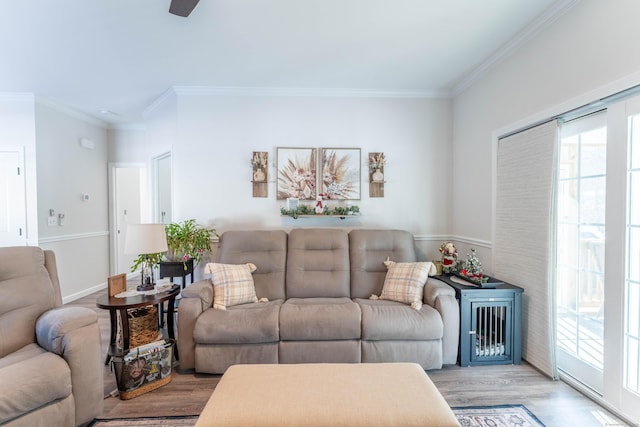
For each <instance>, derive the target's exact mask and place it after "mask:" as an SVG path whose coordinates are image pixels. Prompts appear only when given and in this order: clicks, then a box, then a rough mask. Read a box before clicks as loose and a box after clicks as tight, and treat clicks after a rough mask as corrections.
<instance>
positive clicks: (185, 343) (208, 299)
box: [178, 279, 213, 370]
mask: <svg viewBox="0 0 640 427" xmlns="http://www.w3.org/2000/svg"><path fill="white" fill-rule="evenodd" d="M212 306H213V285H212V284H211V280H209V279H205V280H199V281H197V282H196V283H193V284H191V285H189V286H187V287H186V288H184V289H183V290H182V299H181V300H180V305H179V306H178V352H179V353H180V369H181V370H183V369H193V368H195V347H196V345H195V341H194V340H193V330H194V328H195V325H196V320H197V319H198V316H200V314H202V313H203V312H204V311H205V310H207V309H208V308H211V307H212Z"/></svg>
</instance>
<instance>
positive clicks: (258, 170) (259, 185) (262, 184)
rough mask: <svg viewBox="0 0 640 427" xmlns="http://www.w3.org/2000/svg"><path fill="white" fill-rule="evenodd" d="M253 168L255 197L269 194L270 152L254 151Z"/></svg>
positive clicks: (252, 157)
mask: <svg viewBox="0 0 640 427" xmlns="http://www.w3.org/2000/svg"><path fill="white" fill-rule="evenodd" d="M251 168H252V170H253V179H252V180H251V182H252V183H253V197H267V196H268V194H269V193H268V187H267V182H268V171H269V153H267V152H266V151H254V152H253V155H252V156H251Z"/></svg>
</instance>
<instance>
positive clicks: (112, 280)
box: [107, 273, 127, 297]
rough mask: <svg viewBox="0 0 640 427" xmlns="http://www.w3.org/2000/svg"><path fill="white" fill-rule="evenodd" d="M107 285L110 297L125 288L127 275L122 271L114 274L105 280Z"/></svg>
mask: <svg viewBox="0 0 640 427" xmlns="http://www.w3.org/2000/svg"><path fill="white" fill-rule="evenodd" d="M107 285H108V288H109V296H110V297H112V296H114V295H117V294H119V293H120V292H124V291H126V290H127V275H126V274H124V273H122V274H118V275H115V276H111V277H109V279H108V280H107Z"/></svg>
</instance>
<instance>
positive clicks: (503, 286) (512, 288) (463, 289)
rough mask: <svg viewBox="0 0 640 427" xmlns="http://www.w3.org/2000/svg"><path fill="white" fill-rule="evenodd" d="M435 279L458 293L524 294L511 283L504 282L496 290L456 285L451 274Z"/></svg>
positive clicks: (522, 290)
mask: <svg viewBox="0 0 640 427" xmlns="http://www.w3.org/2000/svg"><path fill="white" fill-rule="evenodd" d="M433 277H434V278H435V279H438V280H440V281H443V282H445V283H446V284H447V285H449V286H451V287H452V288H454V289H455V290H456V292H478V293H482V292H489V291H512V292H524V289H522V288H521V287H519V286H516V285H512V284H511V283H507V282H504V283H502V284H500V285H496V287H495V288H479V287H476V286H466V285H463V284H461V283H456V282H454V281H453V280H451V275H450V274H443V275H441V276H433Z"/></svg>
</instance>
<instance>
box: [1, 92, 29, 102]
mask: <svg viewBox="0 0 640 427" xmlns="http://www.w3.org/2000/svg"><path fill="white" fill-rule="evenodd" d="M0 100H3V101H27V102H34V100H35V95H34V94H33V93H31V92H0Z"/></svg>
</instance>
